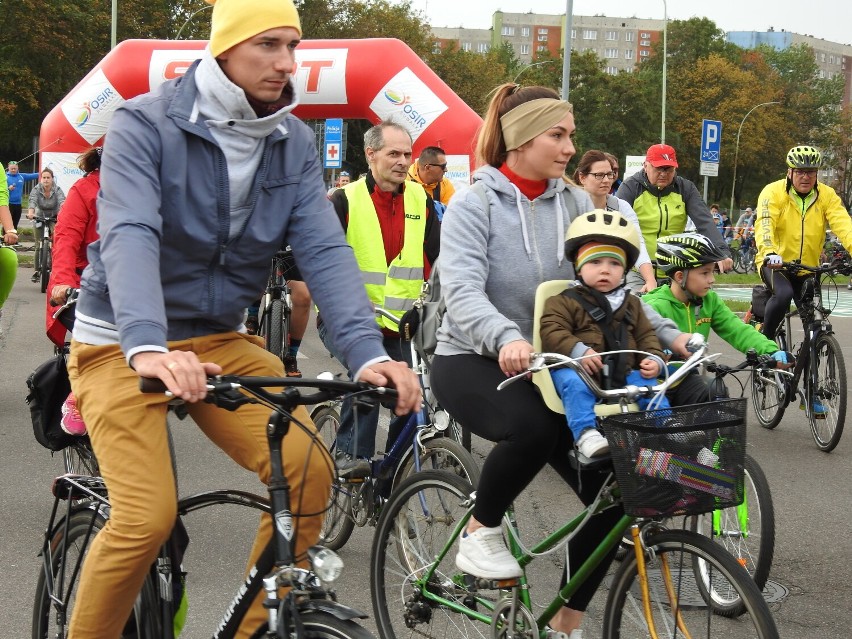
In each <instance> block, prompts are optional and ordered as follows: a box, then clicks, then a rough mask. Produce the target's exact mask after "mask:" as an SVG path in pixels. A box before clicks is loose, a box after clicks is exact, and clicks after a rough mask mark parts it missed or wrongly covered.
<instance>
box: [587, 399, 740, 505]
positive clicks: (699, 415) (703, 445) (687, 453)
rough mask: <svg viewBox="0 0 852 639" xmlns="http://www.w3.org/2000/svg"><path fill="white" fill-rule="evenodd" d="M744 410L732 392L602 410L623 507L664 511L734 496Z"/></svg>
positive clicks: (733, 500)
mask: <svg viewBox="0 0 852 639" xmlns="http://www.w3.org/2000/svg"><path fill="white" fill-rule="evenodd" d="M746 410H747V400H746V399H745V398H736V399H725V400H720V401H716V402H712V403H707V404H693V405H690V406H678V407H675V408H668V409H661V410H653V411H644V412H636V413H619V414H616V415H611V416H608V417H606V418H605V419H604V421H603V430H604V432H605V434H606V438H607V440H608V441H609V450H610V455H611V456H612V464H613V467H614V468H615V476H616V479H617V480H618V485H619V488H620V489H621V498H622V501H623V503H624V511H625V512H626V513H627V514H628V515H631V516H633V517H669V516H674V515H697V514H700V513H705V512H710V511H712V510H718V509H723V508H729V507H731V506H737V505H739V504H741V503H742V502H743V460H744V457H745V446H746Z"/></svg>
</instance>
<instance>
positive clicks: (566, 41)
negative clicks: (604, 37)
mask: <svg viewBox="0 0 852 639" xmlns="http://www.w3.org/2000/svg"><path fill="white" fill-rule="evenodd" d="M573 23H574V0H566V2H565V33H563V34H562V43H563V44H562V95H561V97H562V99H563V100H565V101H566V102H567V101H568V88H569V85H570V84H571V31H572V30H573Z"/></svg>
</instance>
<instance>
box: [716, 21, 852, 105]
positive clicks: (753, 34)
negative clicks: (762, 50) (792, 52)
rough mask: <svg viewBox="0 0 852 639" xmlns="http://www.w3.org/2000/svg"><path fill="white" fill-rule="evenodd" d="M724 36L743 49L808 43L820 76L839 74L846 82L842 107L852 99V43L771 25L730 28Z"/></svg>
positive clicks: (786, 47) (780, 48) (827, 76)
mask: <svg viewBox="0 0 852 639" xmlns="http://www.w3.org/2000/svg"><path fill="white" fill-rule="evenodd" d="M727 40H728V42H731V43H733V44H735V45H737V46H739V47H742V48H744V49H754V48H755V47H757V46H758V45H761V44H766V45H769V46H771V47H774V48H775V49H777V50H779V51H783V50H784V49H789V48H790V47H793V46H797V45H801V44H805V45H807V46H809V47H810V48H811V49H812V50H813V52H814V58H815V60H816V63H817V67H818V68H819V75H820V77H821V78H828V79H831V78H834V77H837V76H842V77H843V79H844V82H845V85H844V90H843V101H842V105H843V106H844V107H845V106H849V104H850V103H852V46H850V45H848V44H839V43H836V42H828V41H827V40H823V39H822V38H815V37H813V36H810V35H802V34H799V33H792V32H790V31H785V30H784V29H781V31H775V30H774V29H772V28H770V29H769V30H768V31H730V32H728V34H727Z"/></svg>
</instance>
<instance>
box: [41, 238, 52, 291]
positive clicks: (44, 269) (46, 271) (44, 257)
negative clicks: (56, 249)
mask: <svg viewBox="0 0 852 639" xmlns="http://www.w3.org/2000/svg"><path fill="white" fill-rule="evenodd" d="M45 244H47V248H45ZM39 266H40V267H41V268H40V281H39V285H40V288H41V292H42V293H46V292H47V283H48V282H49V281H50V269H51V268H52V267H53V256H52V254H51V243H50V242H46V243H42V250H41V263H40V264H39Z"/></svg>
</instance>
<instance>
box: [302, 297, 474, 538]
mask: <svg viewBox="0 0 852 639" xmlns="http://www.w3.org/2000/svg"><path fill="white" fill-rule="evenodd" d="M376 313H377V314H380V315H382V316H384V317H387V318H389V319H392V320H394V321H396V319H397V318H396V317H394V316H393V315H391V314H390V313H388V312H387V311H386V310H385V309H382V308H376ZM411 357H412V363H413V370H414V371H415V372H416V373H417V375H418V376H419V377H420V381H421V386H422V387H423V392H424V401H423V403H422V404H421V407H420V410H419V411H418V412H416V413H412V414H411V415H410V416H409V418H408V420H407V421H406V423H405V426H404V427H403V428H402V430H401V431H400V433H399V435H398V436H397V437H396V440H395V441H394V442H393V445H391V446H390V450H388V451H386V452H385V453H382V454H379V455H377V456H376V457H374V458H373V459H372V460H371V461H370V474H369V476H367V477H357V478H356V477H341V476H338V477H337V478H336V479H335V482H334V484H333V485H332V489H331V497H330V499H329V505H328V510H327V511H326V515H325V520H324V522H323V527H322V532H321V533H320V542H321V543H322V545H324V546H325V547H326V548H329V549H331V550H337V549H339V548H342V547H343V546H344V545H345V544H346V542H347V541H348V540H349V537H351V536H352V532H353V531H354V530H355V526H358V527H363V526H366V525H367V524H369V525H371V526H375V525H376V522H377V521H378V519H379V515H380V514H381V511H382V506H383V505H384V504H385V502H386V501H387V500H388V498H389V497H390V495H391V492H392V491H393V490H394V488H395V487H396V486H398V485H399V484H400V483H401V482H402V481H403V480H404V479H406V478H407V477H409V476H411V475H413V474H414V473H416V472H419V471H421V470H448V471H450V472H452V473H453V474H455V475H457V476H459V477H461V478H462V479H464V480H465V481H468V482H470V484H471V485H473V486H476V485H477V484H478V483H479V465H478V464H477V462H476V459H475V458H474V457H473V455H472V454H471V453H470V452H469V451H468V450H466V449H465V447H464V446H462V444H461V443H459V441H457V440H456V439H455V438H454V437H452V436H451V432H452V430H453V420H452V418H450V417H449V415H447V413H446V412H445V411H442V410H440V409H437V410H435V409H433V408H432V406H433V405H434V403H433V402H431V398H430V393H429V389H428V382H427V374H426V367H425V364H424V363H423V362H422V361H421V360H420V358H419V357H418V356H417V353H416V351H415V350H414V349H413V348H412V349H411ZM311 419H312V420H313V422H314V424H315V425H316V427H317V430H318V431H319V432H320V434H321V435H322V438H323V441H325V442H326V443H327V444H328V446H329V450H331V453H332V455H333V456H334V455H335V454H336V452H337V445H336V437H337V430H338V428H339V427H340V405H339V404H338V403H335V402H328V403H325V404H321V405H319V406H317V407H316V408H315V409H314V410H313V412H312V413H311Z"/></svg>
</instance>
